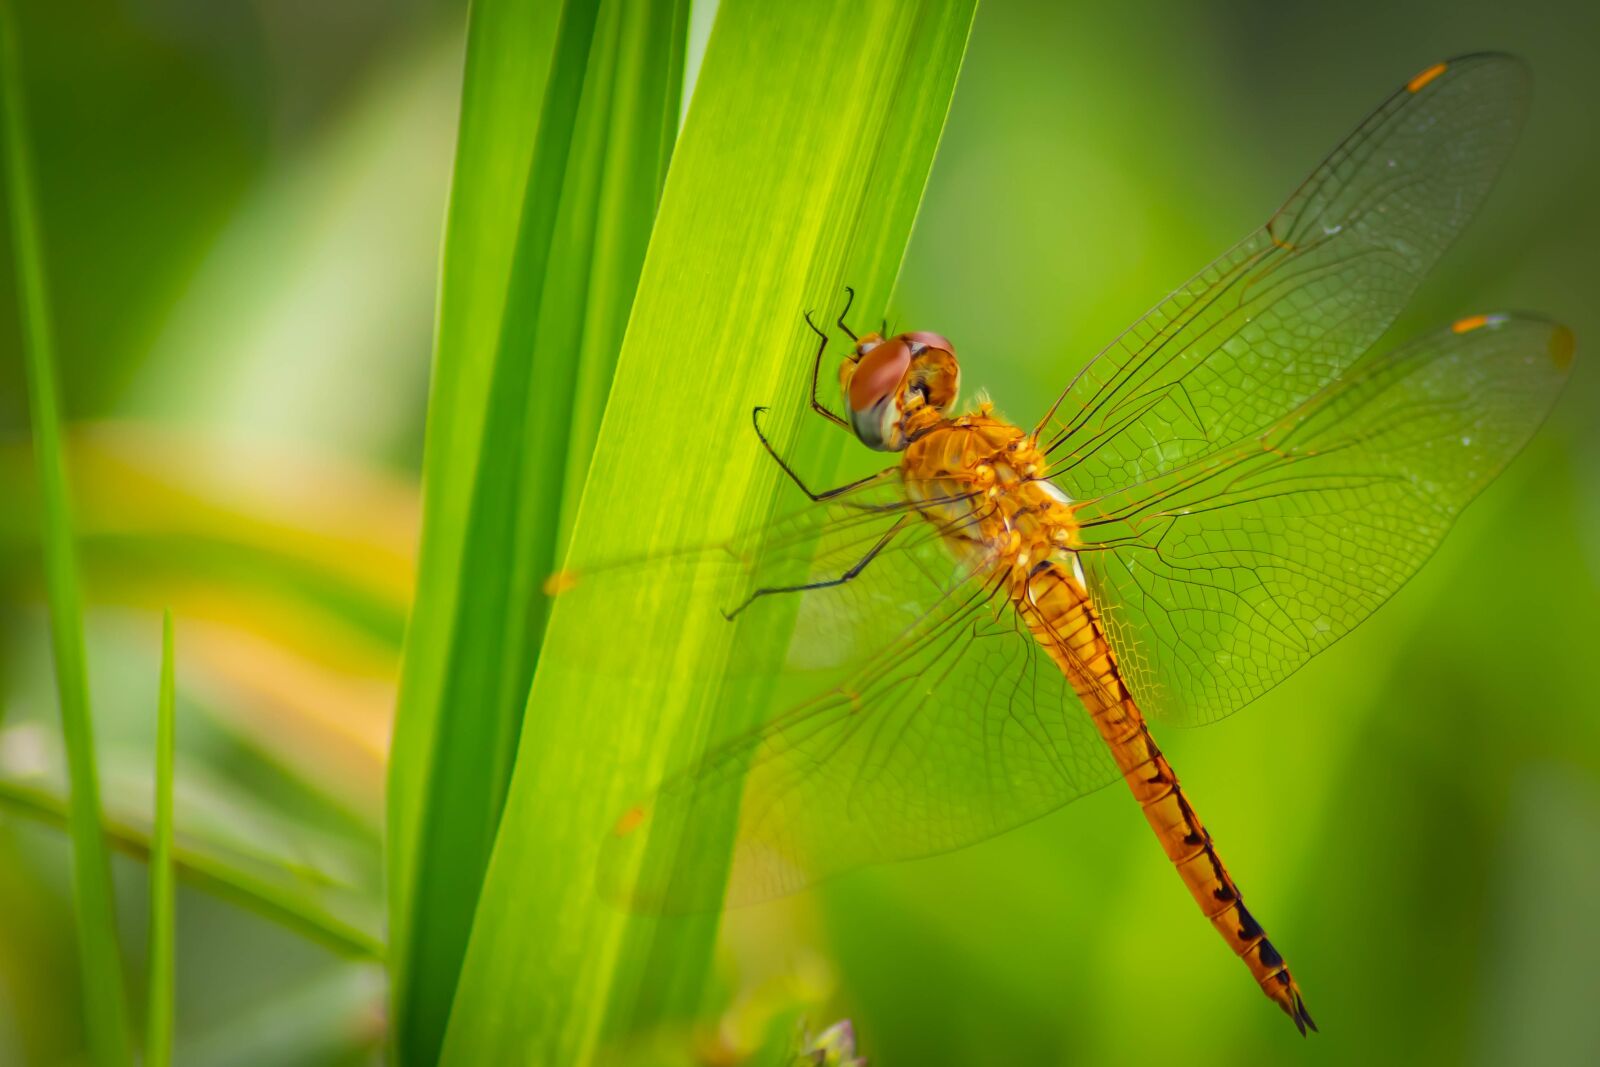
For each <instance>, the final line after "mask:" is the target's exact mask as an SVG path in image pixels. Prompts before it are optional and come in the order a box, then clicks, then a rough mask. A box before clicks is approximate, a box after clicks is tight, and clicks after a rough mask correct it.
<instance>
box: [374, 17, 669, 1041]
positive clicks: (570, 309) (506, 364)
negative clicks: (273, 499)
mask: <svg viewBox="0 0 1600 1067" xmlns="http://www.w3.org/2000/svg"><path fill="white" fill-rule="evenodd" d="M516 6H518V4H516V3H511V2H510V0H507V2H502V3H498V4H497V3H488V4H485V5H482V6H481V7H479V8H475V9H474V13H473V19H474V26H473V31H472V32H473V35H474V40H475V41H477V42H479V43H480V45H481V47H482V49H485V50H489V51H491V52H492V51H493V49H494V48H495V47H496V44H495V42H494V41H492V40H490V39H489V37H488V36H487V35H486V31H484V33H480V30H481V28H482V27H485V26H488V25H492V24H498V23H501V22H504V21H505V20H507V19H510V18H511V17H512V15H511V13H510V9H511V8H513V7H516ZM522 6H528V5H525V4H524V5H522ZM538 6H545V7H548V6H550V5H538ZM680 7H681V4H680V3H663V4H631V3H619V2H606V3H596V2H594V0H572V2H569V3H567V4H565V5H564V6H563V7H562V9H561V15H560V20H559V22H558V23H557V24H556V25H555V26H554V27H553V28H552V29H550V31H549V35H548V37H547V38H545V39H544V40H548V42H549V44H548V47H549V49H550V51H549V59H548V62H547V63H546V64H545V67H544V69H545V70H546V72H547V73H546V82H545V84H544V86H543V88H542V90H541V92H540V95H539V99H538V104H539V120H538V122H537V125H536V128H534V129H533V130H532V131H531V133H530V134H529V139H530V147H529V150H528V154H527V160H528V163H527V170H526V179H525V184H524V186H523V188H522V189H521V190H520V192H519V201H518V204H517V211H516V214H517V216H518V218H519V220H520V221H519V223H518V225H517V227H516V231H515V232H516V237H515V242H514V247H512V248H511V249H510V251H509V254H508V257H507V258H505V259H504V260H503V261H502V262H503V265H504V269H505V276H504V278H503V280H502V279H495V278H488V279H487V280H486V281H485V282H484V283H483V284H485V285H486V286H488V287H489V288H491V289H494V290H496V291H498V292H500V293H501V294H502V299H501V300H500V306H499V307H497V308H495V312H496V315H495V319H494V321H495V324H496V331H497V332H496V335H495V337H494V339H493V342H492V344H491V343H489V342H488V341H487V339H486V337H484V336H478V337H477V339H476V340H474V341H469V340H468V339H467V338H466V335H465V334H463V333H462V332H461V331H460V330H456V331H455V332H451V330H450V328H448V326H447V324H449V323H459V320H460V314H461V309H462V308H463V307H475V308H478V309H479V310H482V309H483V308H485V307H487V306H488V302H487V301H486V300H485V299H483V298H482V297H481V296H480V295H478V294H474V293H472V292H471V291H470V290H471V286H472V283H473V281H474V280H475V278H469V277H467V276H466V275H458V274H457V273H456V270H457V267H458V266H460V264H461V262H462V261H460V260H458V259H453V258H452V256H453V255H454V254H455V253H454V252H453V251H447V253H446V267H445V281H444V289H443V292H442V295H441V311H440V315H441V320H440V321H441V327H440V338H439V348H438V351H437V355H436V361H437V372H438V380H439V382H440V383H441V388H439V389H436V391H435V393H434V397H433V406H432V408H431V411H430V427H429V435H430V445H429V448H430V452H429V459H428V473H427V476H426V480H427V489H426V491H427V504H426V514H425V531H424V544H423V554H422V561H421V571H420V575H419V586H418V598H417V605H416V612H415V616H414V621H413V628H412V632H411V634H410V635H409V638H408V642H407V654H406V655H407V664H406V672H405V678H404V679H403V682H402V694H401V700H400V711H399V723H398V725H397V733H396V743H395V753H394V758H393V770H392V778H391V788H392V793H393V796H392V799H391V813H392V819H393V826H392V828H391V840H392V843H393V844H392V847H393V855H392V859H391V864H390V870H391V879H392V881H393V882H394V883H395V884H396V888H395V889H394V890H392V894H391V907H392V923H393V928H394V930H395V936H394V939H393V942H392V944H393V948H394V951H393V953H392V956H391V958H392V960H393V961H394V965H395V971H394V987H395V1004H396V1012H395V1018H396V1040H397V1047H398V1050H399V1057H398V1058H399V1059H400V1061H401V1062H405V1063H427V1062H432V1061H433V1059H434V1058H435V1057H436V1055H437V1050H438V1047H439V1043H440V1041H441V1040H442V1038H443V1033H444V1027H445V1020H446V1018H447V1015H448V1012H449V1010H450V1004H451V1000H452V998H453V996H454V991H455V981H456V975H457V972H458V971H459V968H460V962H461V958H462V955H463V953H464V952H465V949H466V943H467V936H468V932H469V930H470V926H471V922H472V915H473V911H474V908H475V906H476V902H477V896H478V887H479V884H480V882H481V878H482V874H483V870H484V868H485V866H486V864H487V862H488V857H489V852H490V848H491V846H492V843H493V838H494V833H495V829H496V826H497V823H498V820H499V816H500V809H501V806H502V804H503V803H504V797H505V789H506V786H507V783H508V781H509V779H510V775H511V763H512V757H513V755H514V753H515V748H516V742H517V736H518V732H519V731H520V729H521V720H522V714H523V709H524V706H525V703H526V697H527V688H528V684H529V680H530V679H531V677H532V674H533V669H534V663H535V659H536V655H537V650H538V648H539V644H540V641H541V638H542V634H543V627H544V622H545V617H546V613H547V604H546V602H545V600H544V598H543V597H542V596H541V595H540V594H539V592H538V588H539V583H540V582H541V581H542V580H543V578H544V577H545V575H546V574H548V573H549V571H550V570H551V569H553V568H554V566H555V564H556V560H557V559H558V557H559V553H560V551H561V546H562V544H563V543H564V540H563V539H564V537H565V535H566V531H567V530H568V529H569V528H570V516H568V515H565V513H564V505H563V501H570V502H571V503H575V501H576V486H579V485H581V483H582V478H583V475H584V473H585V472H586V470H587V466H588V456H589V453H590V451H591V449H592V442H593V439H594V435H595V433H596V432H597V430H598V425H599V421H600V412H601V410H602V408H603V405H604V403H605V396H606V392H607V389H608V387H609V383H610V379H611V369H612V366H613V365H614V363H615V359H616V352H617V349H618V347H619V345H620V342H621V336H622V332H623V329H624V326H625V324H626V322H627V317H628V314H629V310H630V308H631V306H632V295H633V290H634V286H635V283H636V281H637V278H638V272H639V267H640V264H641V263H642V261H643V258H644V250H645V246H646V244H647V242H648V239H649V233H650V226H651V222H652V220H653V217H654V211H655V205H656V201H657V199H658V196H659V176H660V174H661V173H662V172H663V169H664V163H663V161H662V160H661V158H660V157H661V155H662V153H664V152H666V151H667V150H668V148H669V146H670V138H669V136H668V131H669V129H672V128H675V123H676V115H677V109H678V98H679V87H678V80H681V69H682V52H683V47H684V42H683V39H682V35H681V34H679V33H676V32H675V28H676V27H680V26H681V24H682V13H681V11H680ZM469 51H470V49H469ZM477 58H478V59H481V58H482V56H481V55H480V56H479V57H477ZM487 63H488V61H487V60H483V62H475V59H474V57H472V56H469V61H468V71H467V78H468V85H469V91H468V93H467V94H466V100H465V102H464V105H463V108H464V111H463V135H462V144H461V154H460V157H459V159H458V166H457V182H458V184H457V188H456V191H455V200H454V202H453V207H452V220H451V232H450V234H449V236H448V238H447V240H448V241H449V242H450V245H451V248H452V250H453V249H455V248H457V247H460V246H461V245H471V243H472V241H473V239H474V236H475V235H474V232H473V230H472V229H471V227H470V226H468V225H467V224H466V223H464V222H462V221H461V220H462V219H464V218H466V217H467V211H468V209H467V207H465V206H461V207H460V211H459V212H458V211H457V206H458V205H464V202H465V201H467V200H469V199H471V198H473V197H489V196H494V195H499V196H501V197H502V199H505V193H506V190H505V189H500V190H499V191H498V193H497V192H496V191H495V190H493V189H490V188H487V187H486V186H485V185H484V183H482V182H480V181H478V175H477V173H476V169H475V168H476V167H478V166H480V165H482V163H483V154H482V152H480V151H479V149H482V148H483V145H482V143H481V141H479V140H477V139H475V137H469V134H468V131H469V130H470V129H481V128H483V127H485V126H487V125H492V124H493V121H494V119H495V118H496V116H497V115H498V117H499V118H501V119H504V118H506V114H505V112H504V103H505V101H504V97H505V96H507V95H515V94H516V92H517V85H515V84H513V83H501V84H491V82H492V77H491V73H490V72H488V67H487V66H485V64H487ZM475 84H477V85H479V88H480V89H481V91H474V90H473V89H471V88H470V87H471V86H473V85H475ZM522 92H523V95H524V97H526V96H527V95H529V94H528V92H527V87H526V86H522ZM475 107H478V108H480V111H479V112H476V113H475V112H474V111H473V109H474V108H475ZM458 223H460V226H461V228H460V229H458ZM475 247H477V248H478V250H480V251H481V250H483V248H484V247H485V246H484V244H483V243H482V242H479V243H478V244H477V245H476V246H475ZM490 266H491V267H493V266H494V263H493V262H491V263H490ZM488 273H491V274H492V270H491V271H489V272H488ZM452 375H453V376H455V377H457V378H463V377H466V376H472V375H483V376H484V377H482V378H481V384H482V389H481V391H479V392H475V393H472V394H471V395H469V394H467V393H466V392H464V391H463V392H459V393H452V392H450V391H449V390H448V389H447V388H444V387H443V386H444V384H445V383H446V382H447V381H448V380H449V379H450V377H451V376H452ZM463 441H470V442H471V444H470V446H467V445H463V444H462V442H463ZM442 457H443V458H442ZM568 506H570V504H569V505H568ZM441 650H443V651H442V653H441ZM402 883H403V884H402Z"/></svg>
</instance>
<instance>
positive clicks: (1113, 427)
mask: <svg viewBox="0 0 1600 1067" xmlns="http://www.w3.org/2000/svg"><path fill="white" fill-rule="evenodd" d="M1442 66H1443V69H1442V70H1440V69H1438V68H1433V69H1432V70H1430V71H1428V72H1424V73H1423V74H1421V75H1418V76H1417V77H1416V78H1414V79H1413V80H1412V81H1411V82H1410V83H1409V84H1408V85H1406V86H1404V87H1402V88H1401V89H1400V90H1399V91H1398V92H1396V93H1395V94H1394V95H1393V96H1391V97H1390V98H1389V99H1388V100H1386V101H1385V102H1384V103H1383V105H1382V106H1381V107H1379V108H1378V109H1377V111H1375V112H1373V114H1372V115H1371V116H1370V117H1369V118H1368V119H1367V120H1366V121H1365V122H1363V123H1362V124H1361V126H1360V127H1359V128H1357V129H1356V131H1355V132H1354V133H1352V134H1351V135H1350V136H1349V137H1348V138H1346V140H1345V141H1344V143H1343V144H1341V145H1340V146H1339V147H1338V148H1337V149H1335V150H1334V152H1333V154H1332V155H1330V156H1329V157H1328V158H1327V160H1326V161H1325V162H1323V164H1322V165H1321V166H1320V167H1318V168H1317V169H1316V171H1315V172H1314V173H1313V174H1312V175H1311V177H1310V178H1308V179H1307V180H1306V181H1305V183H1304V184H1302V185H1301V186H1300V188H1299V189H1298V190H1296V192H1295V193H1294V195H1293V196H1291V197H1290V198H1289V200H1288V202H1287V203H1285V204H1284V205H1283V207H1282V208H1281V209H1280V210H1279V211H1278V212H1277V214H1275V215H1274V216H1273V217H1272V218H1271V219H1270V220H1268V222H1267V223H1266V225H1264V226H1262V227H1261V228H1260V229H1258V230H1256V231H1255V232H1254V233H1252V234H1251V235H1250V236H1248V237H1246V238H1245V239H1244V240H1243V241H1241V242H1240V243H1239V244H1238V245H1237V246H1236V247H1234V248H1233V249H1232V250H1231V251H1229V252H1228V253H1226V254H1225V255H1223V256H1222V257H1221V258H1220V259H1218V260H1217V261H1216V262H1215V263H1212V264H1211V265H1210V266H1209V267H1207V268H1206V269H1205V270H1203V271H1201V272H1200V273H1199V274H1198V275H1196V276H1195V277H1194V278H1193V279H1191V280H1190V281H1189V282H1188V284H1186V285H1184V286H1183V287H1182V288H1180V289H1178V290H1177V291H1176V292H1174V293H1173V294H1172V295H1171V296H1169V297H1168V298H1167V299H1166V300H1164V301H1162V302H1161V303H1160V304H1158V305H1157V306H1156V307H1155V308H1153V309H1152V310H1151V311H1150V312H1149V313H1147V314H1146V315H1145V316H1144V317H1143V318H1141V319H1140V320H1139V321H1138V322H1136V323H1134V324H1133V326H1131V327H1130V328H1129V329H1128V330H1127V331H1126V332H1125V333H1124V334H1123V335H1122V336H1121V337H1119V338H1117V340H1116V341H1114V342H1112V344H1111V345H1110V346H1108V347H1107V348H1106V349H1105V350H1104V351H1102V352H1101V353H1100V354H1099V355H1098V356H1097V357H1096V358H1095V359H1094V360H1093V361H1092V362H1090V363H1089V365H1088V366H1087V367H1085V369H1084V370H1083V372H1082V373H1081V374H1080V375H1079V376H1078V378H1077V379H1076V380H1075V381H1074V382H1073V383H1072V384H1071V385H1070V386H1069V387H1068V388H1067V390H1066V391H1065V393H1063V395H1062V396H1061V398H1060V399H1059V400H1058V401H1057V403H1056V405H1055V406H1054V407H1053V408H1052V409H1051V415H1049V416H1048V417H1047V418H1046V420H1045V421H1044V422H1043V423H1042V424H1041V425H1040V427H1039V433H1040V440H1041V441H1042V442H1044V447H1045V448H1046V449H1047V451H1048V452H1049V454H1050V455H1051V457H1052V458H1053V459H1054V460H1055V462H1056V464H1057V465H1056V468H1055V470H1056V475H1055V477H1056V480H1057V481H1058V482H1059V483H1060V484H1061V486H1062V488H1063V489H1065V490H1066V491H1067V492H1068V493H1069V494H1070V495H1072V496H1073V497H1076V498H1079V499H1083V498H1087V497H1093V496H1099V495H1101V494H1104V493H1107V492H1111V491H1113V490H1115V489H1118V488H1120V487H1122V486H1127V485H1134V484H1138V483H1140V482H1143V481H1146V480H1148V479H1150V478H1153V477H1156V476H1157V475H1159V474H1161V473H1162V472H1164V471H1167V470H1170V469H1171V468H1173V467H1175V466H1177V465H1179V464H1181V463H1183V462H1185V461H1187V460H1190V459H1193V458H1194V457H1196V456H1200V455H1204V454H1205V453H1207V452H1210V451H1212V450H1214V449H1216V448H1218V447H1220V446H1223V445H1226V444H1227V443H1228V442H1230V441H1233V440H1235V439H1237V438H1238V437H1239V436H1241V435H1243V434H1247V433H1252V432H1255V431H1258V430H1259V429H1261V428H1262V427H1264V426H1266V425H1268V424H1270V423H1272V422H1273V421H1275V420H1276V419H1278V418H1279V417H1280V416H1281V415H1282V414H1283V413H1284V412H1286V411H1289V410H1291V409H1292V408H1294V407H1295V406H1296V405H1297V404H1299V403H1300V402H1301V401H1302V400H1304V399H1305V398H1306V397H1308V396H1310V395H1311V394H1313V393H1315V392H1316V391H1317V390H1318V389H1320V388H1321V387H1322V386H1323V385H1325V384H1326V383H1327V382H1329V381H1332V380H1333V379H1334V378H1335V377H1336V376H1338V375H1339V373H1340V372H1341V371H1343V370H1344V369H1345V368H1346V367H1348V366H1350V364H1352V363H1353V362H1354V361H1355V360H1356V359H1357V358H1358V357H1359V356H1361V355H1362V354H1363V353H1364V352H1365V351H1366V350H1367V349H1368V347H1370V346H1371V345H1372V343H1373V342H1374V341H1376V340H1377V338H1378V336H1379V335H1380V334H1382V333H1383V331H1384V330H1385V329H1386V328H1387V327H1388V326H1389V324H1390V323H1391V322H1392V321H1393V320H1394V318H1395V316H1396V314H1398V313H1399V311H1400V309H1401V308H1402V307H1403V306H1404V304H1405V303H1406V301H1407V300H1408V299H1409V298H1410V296H1411V293H1412V291H1413V290H1414V289H1415V288H1416V286H1417V283H1418V282H1419V281H1420V280H1421V279H1422V277H1423V275H1424V274H1426V273H1427V272H1428V270H1429V269H1430V268H1431V267H1432V266H1433V264H1434V261H1435V260H1437V259H1438V257H1439V255H1440V253H1441V252H1443V251H1444V249H1445V248H1446V247H1447V246H1448V245H1449V244H1450V242H1451V241H1452V240H1453V239H1454V238H1455V236H1456V234H1457V233H1459V232H1460V230H1461V228H1462V226H1464V225H1465V224H1466V222H1467V220H1468V218H1469V217H1471V215H1472V214H1473V212H1474V211H1476V210H1477V207H1478V205H1479V203H1480V202H1481V201H1482V200H1483V198H1484V196H1485V194H1486V193H1487V192H1488V190H1489V187H1490V185H1491V184H1492V183H1493V181H1494V179H1495V177H1496V176H1497V175H1498V174H1499V172H1500V169H1501V166H1502V164H1503V163H1504V161H1505V158H1506V156H1507V155H1508V153H1509V152H1510V150H1511V147H1512V145H1513V142H1514V141H1515V139H1516V135H1517V131H1518V129H1519V128H1520V126H1521V124H1522V118H1523V114H1524V112H1525V110H1526V99H1527V92H1528V78H1527V72H1526V69H1525V68H1524V66H1523V64H1522V63H1521V62H1520V61H1519V60H1516V59H1514V58H1512V57H1510V56H1503V55H1489V54H1485V55H1473V56H1464V57H1461V58H1459V59H1455V60H1452V61H1450V62H1449V63H1448V64H1443V65H1442Z"/></svg>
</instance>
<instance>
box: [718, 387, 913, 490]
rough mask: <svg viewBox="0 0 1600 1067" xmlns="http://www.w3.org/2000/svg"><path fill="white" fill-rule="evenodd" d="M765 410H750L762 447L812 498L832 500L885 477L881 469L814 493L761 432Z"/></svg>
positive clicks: (752, 423) (761, 408) (758, 408)
mask: <svg viewBox="0 0 1600 1067" xmlns="http://www.w3.org/2000/svg"><path fill="white" fill-rule="evenodd" d="M765 410H767V409H766V408H764V407H757V408H756V409H755V410H754V411H752V412H750V425H751V426H753V427H755V431H756V437H757V438H758V439H759V440H760V441H761V447H762V448H765V449H766V450H767V455H769V456H771V457H772V459H773V462H775V463H777V465H778V466H779V467H780V468H782V469H783V473H785V474H787V475H788V476H789V480H790V481H792V482H794V484H795V485H797V486H799V487H800V491H801V492H802V493H804V494H805V495H806V496H808V497H810V498H811V499H812V500H815V501H818V502H820V501H823V500H831V499H833V498H834V497H836V496H842V495H843V494H845V493H848V492H850V490H852V489H860V488H861V487H862V486H863V485H866V484H867V483H868V482H871V481H873V480H875V479H877V478H881V477H883V472H882V471H879V472H878V473H876V474H869V475H867V476H866V477H865V478H857V479H856V480H855V481H853V482H850V483H849V484H848V485H841V486H839V487H837V488H835V489H824V490H823V491H822V492H820V493H813V492H812V491H811V490H810V489H809V488H808V487H807V486H806V483H805V482H803V481H801V480H800V476H799V475H798V474H796V473H795V472H794V468H793V467H791V466H789V464H788V463H786V462H784V459H783V457H782V456H780V455H778V450H777V449H776V448H773V447H772V442H771V441H769V440H767V435H766V434H764V433H762V432H761V413H762V412H763V411H765Z"/></svg>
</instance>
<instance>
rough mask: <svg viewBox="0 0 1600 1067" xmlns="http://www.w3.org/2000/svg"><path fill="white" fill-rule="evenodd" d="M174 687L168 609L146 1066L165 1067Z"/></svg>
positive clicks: (159, 713)
mask: <svg viewBox="0 0 1600 1067" xmlns="http://www.w3.org/2000/svg"><path fill="white" fill-rule="evenodd" d="M173 689H174V684H173V679H172V612H170V611H168V612H167V613H166V614H165V616H163V618H162V620H161V692H160V698H159V700H158V701H157V709H156V718H157V722H156V802H155V826H154V828H153V830H152V831H151V834H150V933H149V938H150V950H149V952H148V953H147V957H148V958H147V962H146V968H147V974H148V980H147V982H146V986H147V989H146V996H147V998H148V999H147V1007H146V1010H145V1021H144V1049H145V1052H144V1063H145V1067H166V1065H167V1064H170V1063H171V1062H172V981H173V973H172V972H173V964H172V955H173V936H174V933H173V921H172V909H173V887H172V755H173V742H174V739H175V735H176V718H177V714H176V709H175V701H174V693H173Z"/></svg>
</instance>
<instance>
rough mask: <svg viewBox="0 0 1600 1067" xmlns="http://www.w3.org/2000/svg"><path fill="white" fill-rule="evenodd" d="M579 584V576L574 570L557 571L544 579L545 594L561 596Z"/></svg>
mask: <svg viewBox="0 0 1600 1067" xmlns="http://www.w3.org/2000/svg"><path fill="white" fill-rule="evenodd" d="M577 584H578V576H577V575H576V574H574V573H573V572H572V571H556V572H555V573H554V574H552V575H551V576H550V577H548V578H546V579H545V580H544V595H545V596H560V595H561V594H562V593H565V592H566V591H567V590H569V589H571V588H572V587H573V586H575V585H577Z"/></svg>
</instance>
